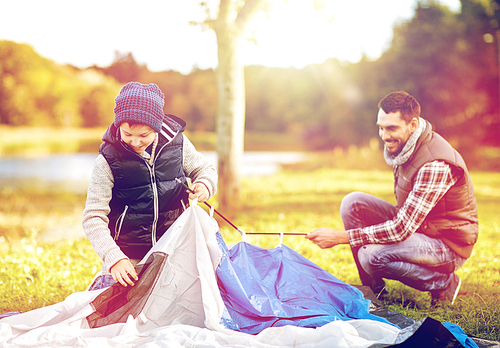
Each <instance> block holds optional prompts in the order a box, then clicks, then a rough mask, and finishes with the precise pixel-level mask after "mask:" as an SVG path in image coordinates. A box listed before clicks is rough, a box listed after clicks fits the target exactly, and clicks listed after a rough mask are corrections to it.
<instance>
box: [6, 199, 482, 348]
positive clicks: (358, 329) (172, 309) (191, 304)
mask: <svg viewBox="0 0 500 348" xmlns="http://www.w3.org/2000/svg"><path fill="white" fill-rule="evenodd" d="M217 232H218V226H217V223H216V222H215V220H214V219H212V218H211V217H210V216H209V215H208V214H207V213H206V212H205V211H204V210H203V209H202V208H201V207H198V206H197V205H191V207H189V208H188V209H187V210H186V211H185V212H184V213H183V214H182V215H181V217H180V218H179V219H178V220H177V221H176V222H175V223H174V224H173V225H172V227H171V228H170V229H169V230H168V231H167V233H166V234H165V235H164V236H163V237H162V238H161V240H160V241H159V242H158V243H157V244H156V245H155V246H154V247H153V249H152V250H151V251H150V252H149V253H148V255H146V257H145V258H144V259H143V261H141V263H140V264H139V265H138V271H139V273H140V275H141V279H140V280H139V282H138V283H137V284H136V286H135V287H133V288H126V289H124V288H123V287H121V286H120V285H114V286H112V287H110V288H108V289H105V290H98V291H85V292H78V293H74V294H72V295H70V296H68V298H66V300H65V301H63V302H60V303H57V304H54V305H52V306H48V307H44V308H39V309H36V310H33V311H30V312H27V313H23V314H19V315H15V316H11V317H7V318H4V319H2V320H0V346H2V347H8V348H9V347H187V346H189V347H346V348H347V347H349V348H354V347H356V348H357V347H359V348H361V347H373V348H375V347H385V346H390V345H395V344H399V346H401V347H410V346H412V345H411V344H412V343H411V342H410V341H409V340H415V341H416V342H420V341H418V340H419V337H424V338H425V337H426V336H429V331H428V330H425V331H424V332H423V334H422V333H419V331H422V329H421V328H422V327H423V328H424V329H425V328H426V326H427V324H426V322H427V321H428V320H425V321H422V322H420V323H416V324H415V325H412V326H411V327H407V328H405V329H403V330H401V329H399V328H398V327H396V326H394V325H392V324H389V323H387V322H384V320H382V321H381V319H378V318H373V317H372V315H371V314H370V313H368V307H367V302H366V300H363V299H362V298H360V297H359V292H357V291H356V290H352V289H351V287H350V286H347V285H345V284H343V283H341V282H340V281H338V280H336V279H335V280H334V281H332V278H330V276H328V275H327V274H323V272H324V271H322V270H319V271H318V272H319V273H318V274H319V275H318V274H317V275H316V276H318V277H319V276H320V277H326V280H327V282H326V283H327V284H330V285H331V286H335V287H338V288H339V289H343V290H345V289H347V290H348V291H347V292H346V294H350V295H349V296H347V295H345V294H343V295H339V294H340V293H341V292H342V291H343V290H342V291H339V294H335V293H329V294H327V295H323V294H322V292H323V290H322V289H321V288H320V287H317V288H316V289H314V292H315V293H312V292H308V293H307V294H308V300H309V302H303V305H301V301H299V299H296V298H294V297H293V296H295V295H293V292H294V291H298V290H300V291H304V292H305V291H313V290H306V289H305V288H303V287H301V288H300V289H295V290H290V289H286V288H287V282H289V281H290V282H291V283H290V284H291V285H293V286H294V287H296V286H297V284H296V283H297V276H293V274H294V272H295V271H294V268H293V267H295V266H294V265H295V263H294V262H295V261H294V262H291V263H290V264H288V263H289V262H288V259H292V260H293V259H295V258H297V257H298V260H299V263H300V264H304V260H301V257H300V255H298V254H296V253H294V252H292V251H291V249H289V248H285V247H283V246H281V248H280V250H279V251H278V253H279V254H280V255H281V256H279V258H278V259H281V260H280V261H278V264H279V265H278V266H277V267H278V269H275V267H274V266H273V267H271V265H268V261H266V262H264V263H259V262H255V260H254V261H251V260H249V259H245V258H247V257H249V255H250V254H251V253H252V252H253V251H255V250H256V251H259V249H255V250H254V248H253V246H251V245H249V244H245V243H243V244H239V246H236V249H234V250H232V248H231V250H225V249H224V247H223V248H222V249H221V248H220V247H219V245H218V241H217ZM219 242H221V240H219ZM240 249H241V250H240ZM243 249H246V251H243ZM238 250H239V251H238ZM259 252H260V251H259ZM275 252H276V251H272V250H271V251H270V252H269V254H270V255H271V256H273V255H274V253H275ZM232 254H234V255H238V254H240V255H239V256H241V259H240V261H238V260H237V259H238V258H239V257H233V259H234V262H233V261H231V257H232V256H234V255H232ZM245 254H246V256H245ZM255 257H261V254H257V256H255V255H254V256H251V257H250V258H255ZM284 259H286V262H284ZM261 260H264V258H261ZM221 261H222V262H221ZM229 261H231V265H226V266H228V267H225V268H224V267H223V264H224V263H225V262H229ZM252 262H253V263H254V264H255V265H256V267H257V268H258V269H256V270H255V272H254V270H251V267H250V266H249V265H250V264H252ZM273 262H274V261H273ZM236 265H238V267H239V268H241V269H243V271H244V272H240V271H239V270H237V271H235V272H236V273H235V274H234V277H233V278H232V280H230V281H228V280H224V279H223V278H224V277H230V274H231V272H232V271H234V270H236V269H237V268H238V267H236ZM259 265H260V266H259ZM304 265H305V267H306V268H307V269H308V272H309V271H310V272H313V271H314V272H316V271H317V270H313V268H316V267H317V266H315V265H313V264H310V263H309V262H305V264H304ZM229 266H231V267H229ZM249 270H251V272H250V273H251V274H252V277H249V278H246V275H245V274H247V272H248V271H249ZM216 272H217V274H218V275H219V277H220V279H219V284H218V283H217V276H216ZM223 272H226V274H225V275H222V273H223ZM301 272H302V271H301ZM314 272H313V273H314ZM287 274H289V275H290V277H291V278H290V279H288V277H285V275H287ZM266 275H267V276H266ZM260 278H264V280H265V279H266V278H267V279H270V280H271V281H272V282H275V283H276V282H277V285H276V289H274V290H273V291H272V292H270V290H269V289H267V286H262V284H259V285H258V286H257V285H255V284H253V283H254V282H255V281H256V279H260ZM298 280H300V278H299V279H298ZM322 281H324V280H322ZM231 282H232V283H231ZM234 282H236V283H240V284H241V286H240V287H239V288H238V286H235V285H234V284H235V283H234ZM307 282H310V284H309V285H310V286H312V287H313V288H314V286H315V284H314V278H313V279H309V280H307ZM332 282H333V283H332ZM304 283H305V282H304ZM219 286H220V287H221V289H224V291H222V294H223V295H221V291H219ZM228 289H229V290H228ZM234 289H238V290H235V291H239V292H241V293H240V294H234V297H233V295H231V292H232V291H233V290H234ZM268 294H271V295H272V296H270V297H269V296H267V295H268ZM283 294H287V295H286V296H285V297H283V296H284V295H283ZM353 294H354V299H352V296H351V295H353ZM237 296H239V297H238V298H240V299H241V301H242V304H241V305H238V303H237V301H235V300H234V299H235V298H236V297H237ZM262 296H264V297H262ZM265 296H267V298H265ZM345 296H347V297H345ZM313 298H315V300H314V301H318V303H316V304H314V303H312V302H314V301H312V302H311V299H313ZM280 302H281V303H280ZM248 304H250V305H251V308H250V307H248ZM242 308H245V310H242ZM325 308H326V309H325ZM262 309H266V311H267V310H268V309H269V310H270V311H271V312H272V313H273V315H271V316H269V317H268V316H267V314H265V313H267V312H266V311H264V312H262V311H261V310H262ZM248 311H249V312H248ZM259 312H260V314H259ZM249 313H250V315H249ZM287 313H288V314H290V313H291V315H288V314H287ZM304 313H307V314H304ZM315 313H316V314H315ZM318 313H319V314H318ZM360 313H361V314H362V317H363V316H366V318H365V319H353V320H348V318H347V317H348V316H350V315H353V316H358V317H359V316H361V315H360ZM283 314H287V315H288V317H286V319H284V320H282V318H285V316H284V315H283ZM297 314H300V315H297ZM259 317H260V318H259ZM249 318H250V319H251V320H253V321H254V322H250V321H249ZM277 319H278V320H277ZM330 319H332V320H333V319H340V320H334V321H330V322H328V320H330ZM317 320H319V321H317ZM255 321H256V322H257V324H256V323H255ZM221 323H222V324H221ZM323 323H324V325H322V324H323ZM431 323H433V324H437V325H438V328H439V330H434V331H432V332H434V333H433V334H432V335H433V336H431V337H430V338H431V339H432V340H431V341H429V340H427V342H434V343H433V344H435V345H426V346H436V347H441V346H443V347H444V346H446V347H460V346H462V345H463V344H473V343H474V342H469V341H470V340H469V341H467V340H468V338H467V336H465V335H463V332H462V333H461V334H459V335H456V334H455V335H449V334H450V331H449V330H447V329H446V328H445V327H444V326H443V325H442V324H441V323H439V322H435V321H432V320H431ZM223 324H224V325H223ZM276 324H277V325H278V326H277V325H276ZM283 324H292V325H283ZM301 324H305V325H303V326H318V327H317V328H314V327H300V326H297V325H301ZM225 325H227V326H228V327H231V325H233V328H236V329H238V330H252V331H255V332H257V331H259V330H261V329H262V330H261V331H259V332H258V333H255V334H253V335H252V334H248V333H244V332H240V331H237V330H232V329H228V328H227V327H226V326H225ZM442 328H445V331H444V332H445V333H446V335H448V336H449V337H448V338H445V339H444V340H443V339H442V338H441V335H439V337H438V331H441V329H442ZM455 329H456V328H455ZM458 329H460V328H458ZM446 335H445V336H446ZM456 336H458V337H461V339H462V341H463V344H462V343H460V342H459V340H458V339H455V337H456ZM427 338H429V337H427ZM405 342H410V343H405ZM468 346H470V347H473V345H468Z"/></svg>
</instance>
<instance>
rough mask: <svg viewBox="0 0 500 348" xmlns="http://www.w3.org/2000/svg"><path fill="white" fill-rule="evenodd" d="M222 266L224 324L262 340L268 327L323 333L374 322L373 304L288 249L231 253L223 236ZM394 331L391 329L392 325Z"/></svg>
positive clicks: (239, 248) (248, 247)
mask: <svg viewBox="0 0 500 348" xmlns="http://www.w3.org/2000/svg"><path fill="white" fill-rule="evenodd" d="M217 241H218V243H219V247H220V249H221V250H222V254H223V256H222V260H221V262H220V263H219V266H218V268H217V270H216V272H217V277H218V285H219V290H220V292H221V295H222V299H223V300H224V304H225V306H226V311H225V312H224V314H223V316H222V320H221V323H222V324H223V325H224V326H225V327H226V328H229V329H232V330H236V331H241V332H245V333H249V334H257V333H259V332H261V331H262V330H264V329H265V328H268V327H273V326H274V327H276V326H284V325H294V326H301V327H320V326H323V325H325V324H327V323H329V322H331V321H334V320H350V319H371V320H376V321H381V322H385V323H387V324H391V323H390V322H389V321H387V320H386V319H384V318H381V317H378V316H376V315H373V314H371V313H369V311H368V310H369V305H370V301H369V300H366V299H364V298H363V294H362V292H361V291H359V290H358V289H356V288H355V287H353V286H351V285H349V284H346V283H344V282H342V281H341V280H339V279H337V278H336V277H334V276H333V275H332V274H330V273H328V272H327V271H325V270H323V269H322V268H320V267H319V266H317V265H315V264H314V263H312V262H311V261H309V260H308V259H306V258H305V257H303V256H302V255H300V254H299V253H297V252H296V251H294V250H292V249H290V248H289V247H287V246H285V245H279V246H277V247H276V248H273V249H263V248H260V247H258V246H255V245H252V244H249V243H246V242H240V243H237V244H235V245H234V246H233V247H232V248H231V249H228V248H227V246H226V244H225V242H224V240H223V239H222V236H221V235H220V233H217ZM391 325H392V324H391Z"/></svg>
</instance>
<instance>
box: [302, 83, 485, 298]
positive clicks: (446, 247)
mask: <svg viewBox="0 0 500 348" xmlns="http://www.w3.org/2000/svg"><path fill="white" fill-rule="evenodd" d="M378 106H379V112H378V117H377V125H378V127H379V135H380V137H381V138H382V140H383V141H384V144H385V147H384V157H385V159H386V161H387V163H388V164H389V165H392V166H393V171H394V192H395V195H396V200H397V204H396V206H393V205H392V204H390V203H388V202H385V201H383V200H382V199H379V198H377V197H374V196H371V195H369V194H365V193H361V192H353V193H350V194H348V195H347V196H346V197H344V199H343V200H342V203H341V206H340V214H341V217H342V221H343V223H344V228H345V229H346V230H345V231H336V230H333V229H330V228H326V227H322V228H319V229H317V230H314V231H312V232H310V233H308V234H307V235H306V238H307V239H309V240H311V241H312V242H314V243H315V244H317V245H318V246H319V247H320V248H331V247H333V246H335V245H338V244H350V246H351V249H352V252H353V257H354V260H355V262H356V266H357V268H358V272H359V276H360V279H361V282H362V283H363V285H367V286H370V288H371V289H372V290H373V292H374V293H375V294H376V295H381V296H385V295H387V291H386V290H385V282H384V280H383V279H384V278H386V279H395V280H398V281H400V282H402V283H404V284H406V285H408V286H410V287H413V288H416V289H418V290H421V291H429V292H430V293H431V299H432V305H433V306H435V305H437V304H439V303H440V302H441V301H449V302H451V304H453V302H454V301H455V298H456V296H457V294H458V292H459V288H460V284H461V280H460V278H459V277H458V275H457V274H456V273H455V271H456V270H457V269H458V268H460V267H461V266H462V265H463V264H464V262H465V260H466V259H467V258H468V257H469V256H470V255H471V252H472V248H473V246H474V244H475V243H476V241H477V236H478V216H477V207H476V200H475V196H474V188H473V186H472V181H471V179H470V175H469V172H468V170H467V167H466V165H465V163H464V160H463V159H462V157H461V156H460V154H459V153H458V152H457V151H456V150H455V149H453V148H452V147H451V145H450V144H449V143H448V142H447V141H446V140H444V139H443V138H442V137H441V136H440V135H439V134H437V133H435V132H433V131H432V127H431V125H430V123H429V122H427V121H426V120H424V119H423V118H421V117H420V105H419V103H418V102H417V100H416V99H415V98H413V97H412V96H411V95H409V94H408V93H406V92H393V93H390V94H389V95H387V96H386V97H385V98H383V99H382V100H381V101H380V103H379V105H378Z"/></svg>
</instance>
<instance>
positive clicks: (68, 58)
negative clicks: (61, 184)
mask: <svg viewBox="0 0 500 348" xmlns="http://www.w3.org/2000/svg"><path fill="white" fill-rule="evenodd" d="M208 1H212V2H214V0H208ZM200 2H201V0H141V1H137V0H134V1H131V0H86V1H77V0H11V1H7V0H0V40H11V41H15V42H18V43H26V44H29V45H31V46H32V47H33V48H34V49H35V51H36V52H37V53H38V54H40V55H41V56H43V57H45V58H48V59H51V60H53V61H55V62H56V63H59V64H72V65H74V66H77V67H79V68H86V67H89V66H92V65H97V66H101V67H106V66H109V65H110V64H112V62H113V60H114V58H115V52H117V51H118V52H120V53H128V52H131V53H132V54H133V56H134V58H135V60H136V61H137V62H138V63H139V64H145V65H146V66H147V67H148V69H149V70H151V71H166V70H176V71H179V72H181V73H183V74H188V73H189V72H191V71H192V69H193V68H199V69H209V68H216V67H217V40H216V37H215V33H214V32H213V31H212V30H204V29H203V28H202V27H201V26H199V25H192V24H190V23H191V22H201V21H202V20H203V19H204V18H205V14H204V12H203V10H202V9H201V7H200V6H199V3H200ZM440 2H441V3H442V4H443V5H446V6H448V7H449V8H450V9H451V10H452V11H455V12H456V11H459V9H460V1H459V0H441V1H440ZM215 3H218V1H215ZM415 3H416V0H377V1H375V0H326V4H327V6H326V8H325V11H324V12H322V13H320V12H318V11H316V10H314V8H313V6H312V1H311V0H288V2H287V3H286V2H285V1H283V0H273V1H272V9H271V11H270V13H269V14H268V15H259V16H258V17H257V18H255V21H254V22H253V26H252V30H251V33H250V34H249V38H251V39H252V40H247V41H245V42H244V44H243V45H242V51H241V57H242V62H243V64H244V65H265V66H270V67H296V68H299V69H300V68H303V67H304V66H305V65H307V64H319V63H322V62H324V61H325V60H326V59H329V58H337V59H339V60H340V61H343V62H351V63H355V62H357V61H359V59H360V58H361V57H362V55H363V54H364V55H366V56H367V57H368V58H370V59H376V58H378V57H379V56H380V55H381V54H382V53H383V52H384V51H385V50H386V49H387V48H388V47H389V45H390V42H391V39H392V28H393V26H394V25H395V24H396V23H399V22H401V21H404V20H408V19H410V18H411V17H413V14H414V10H415V7H416V4H415ZM332 17H333V20H332V21H328V19H327V18H332Z"/></svg>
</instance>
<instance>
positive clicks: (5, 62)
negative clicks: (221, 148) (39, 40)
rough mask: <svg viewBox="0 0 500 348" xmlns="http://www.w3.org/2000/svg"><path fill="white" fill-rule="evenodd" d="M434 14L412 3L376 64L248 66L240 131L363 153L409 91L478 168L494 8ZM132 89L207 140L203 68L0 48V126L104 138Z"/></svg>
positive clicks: (209, 102)
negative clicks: (80, 65)
mask: <svg viewBox="0 0 500 348" xmlns="http://www.w3.org/2000/svg"><path fill="white" fill-rule="evenodd" d="M241 3H243V2H241ZM437 3H438V2H436V1H419V2H418V6H417V8H416V10H415V15H414V17H413V18H412V19H410V20H408V21H405V22H400V23H399V24H398V25H396V27H395V28H394V37H393V40H392V42H391V44H390V46H389V48H388V49H387V50H386V52H385V53H384V54H383V55H382V56H381V57H380V58H379V59H378V60H376V61H369V60H367V59H362V60H361V61H360V62H358V63H356V64H344V63H341V62H339V61H337V60H335V59H329V60H327V61H325V62H324V63H322V64H315V65H309V66H307V67H305V68H303V69H294V68H267V67H263V66H249V67H246V68H245V81H246V83H245V90H246V125H245V129H246V131H247V132H270V133H283V134H290V135H293V136H295V137H296V138H297V139H301V141H303V142H304V144H305V145H306V146H307V149H309V150H318V149H333V148H335V147H342V148H343V149H347V148H348V147H349V146H351V145H355V146H358V147H364V146H369V142H370V139H372V138H374V137H377V129H376V127H375V118H376V108H377V103H378V101H379V100H380V99H381V98H382V97H383V96H384V95H385V94H387V93H389V92H391V91H394V90H406V91H408V92H409V93H411V94H413V95H414V96H415V97H416V98H417V99H418V100H419V102H420V104H421V105H422V110H423V117H424V118H427V119H428V120H429V121H431V122H432V123H433V125H434V126H435V128H436V129H437V131H438V132H439V133H441V134H442V135H443V136H444V137H445V138H446V139H448V140H449V141H450V142H452V144H453V145H454V146H455V147H456V148H457V149H458V150H459V151H460V152H461V153H462V154H463V155H464V157H466V159H467V161H468V163H472V162H475V164H478V163H479V159H476V157H477V156H478V155H480V154H479V151H480V150H479V146H484V145H488V146H499V145H500V116H499V115H500V111H499V110H500V104H499V97H498V96H499V95H500V93H499V85H500V84H499V82H498V81H499V78H498V65H499V60H498V52H497V51H498V39H499V38H500V35H499V34H500V26H499V24H498V23H499V21H500V6H498V3H497V2H495V1H492V0H462V7H463V8H462V11H461V12H460V13H453V12H451V11H450V10H449V9H447V8H446V7H443V6H440V5H438V4H437ZM495 6H496V7H495ZM105 76H106V77H105ZM130 80H136V81H139V82H142V83H156V84H158V85H159V86H160V88H161V89H162V91H163V92H164V94H165V108H164V110H165V112H166V113H173V114H176V115H177V116H179V117H181V118H183V119H185V120H186V121H187V123H188V130H190V131H204V132H207V131H208V132H213V131H215V127H216V126H215V124H216V121H215V120H216V114H217V109H218V106H217V101H218V91H217V83H216V74H215V71H213V70H211V69H209V70H199V69H194V70H193V71H192V72H191V73H190V74H189V75H182V74H180V73H178V72H175V71H164V72H150V71H149V70H148V69H147V67H146V66H145V65H139V64H138V63H137V62H136V61H135V59H134V57H133V55H132V54H131V53H120V52H116V56H115V61H114V62H113V64H111V66H109V67H105V68H100V67H96V66H94V67H92V68H89V69H86V70H83V71H82V70H79V69H77V68H71V67H68V66H58V65H56V64H55V63H53V62H51V61H49V60H47V59H44V58H42V57H40V56H38V55H37V54H36V52H34V51H33V49H32V48H31V47H29V46H27V45H19V44H16V43H13V42H9V41H1V42H0V81H1V82H0V124H4V125H16V126H33V125H43V126H58V127H60V126H71V127H77V126H84V127H96V126H98V127H105V126H107V125H108V124H109V123H110V122H111V120H112V118H113V114H112V108H113V104H114V102H113V101H114V97H115V96H116V94H117V92H118V90H119V85H121V84H123V83H125V82H128V81H130ZM374 110H375V111H374Z"/></svg>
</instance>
